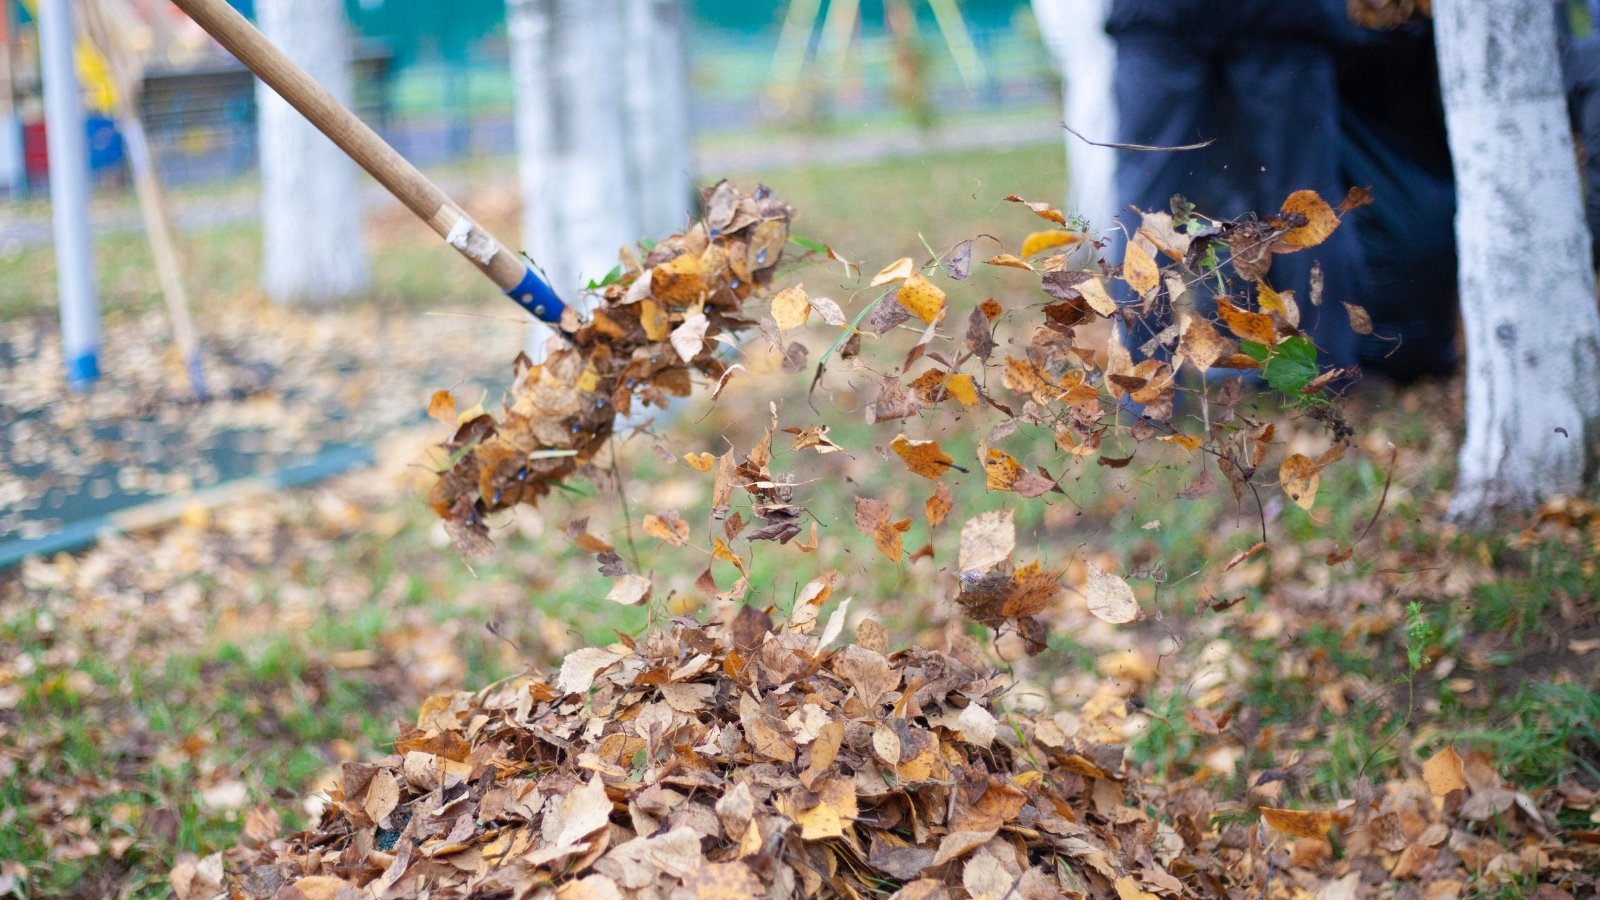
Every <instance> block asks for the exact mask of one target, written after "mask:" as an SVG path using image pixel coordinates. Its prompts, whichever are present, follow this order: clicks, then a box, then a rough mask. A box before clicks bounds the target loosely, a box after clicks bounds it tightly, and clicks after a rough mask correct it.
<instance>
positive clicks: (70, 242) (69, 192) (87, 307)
mask: <svg viewBox="0 0 1600 900" xmlns="http://www.w3.org/2000/svg"><path fill="white" fill-rule="evenodd" d="M39 55H40V59H41V68H42V69H43V72H44V108H45V133H46V135H47V138H48V140H47V146H48V148H49V151H50V217H51V221H52V225H53V226H54V228H55V242H56V279H57V288H58V289H59V290H60V295H61V343H62V350H63V355H64V357H65V360H66V364H67V383H68V384H69V385H70V386H71V387H72V389H73V390H76V391H83V390H88V388H89V387H90V386H91V385H93V383H94V381H95V380H96V379H97V378H99V377H100V360H99V354H100V313H99V303H98V301H97V299H96V297H95V285H94V262H93V259H92V258H91V254H90V242H89V151H88V147H87V141H86V139H85V135H84V128H85V125H84V116H83V94H82V93H81V92H80V91H79V89H78V73H77V71H76V70H75V69H74V68H73V65H74V64H73V27H72V3H71V0H40V2H39Z"/></svg>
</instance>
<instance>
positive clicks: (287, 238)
mask: <svg viewBox="0 0 1600 900" xmlns="http://www.w3.org/2000/svg"><path fill="white" fill-rule="evenodd" d="M256 15H257V18H258V20H259V22H260V25H261V30H262V31H263V32H265V33H266V35H267V37H268V38H269V39H270V40H272V41H273V42H274V43H276V44H277V45H278V46H279V47H280V48H281V49H282V50H283V52H284V53H286V54H288V56H289V57H290V58H291V59H293V60H294V61H295V62H296V63H298V64H299V65H300V66H301V67H302V68H304V69H305V70H306V72H307V73H309V74H310V75H311V77H312V78H314V79H316V80H317V81H318V82H319V83H321V84H322V86H323V87H325V88H327V89H328V91H329V92H330V93H332V94H333V96H334V97H336V98H338V99H339V100H340V101H341V102H343V103H346V104H348V103H349V102H350V95H351V90H350V68H349V59H350V40H349V34H348V31H347V26H346V24H345V18H344V4H343V2H342V0H257V2H256ZM256 103H257V106H258V108H259V110H260V112H259V118H258V122H259V125H260V128H259V130H260V135H261V220H262V229H263V231H264V236H263V240H264V246H263V256H264V260H263V266H262V276H261V282H262V286H263V288H264V289H265V291H266V293H267V296H268V297H270V298H271V299H273V300H274V301H279V302H301V303H308V304H326V303H329V302H332V301H335V300H339V299H342V298H345V297H351V296H355V295H358V294H361V293H363V292H364V291H366V289H367V285H368V281H369V273H368V268H367V256H366V250H365V248H364V247H363V245H362V235H361V205H360V198H359V195H358V192H357V184H356V167H355V163H353V162H351V161H350V160H349V159H348V158H347V157H345V155H344V154H343V153H341V152H340V151H339V148H337V147H335V146H334V145H333V142H332V141H329V140H328V139H327V138H326V137H323V136H322V134H321V133H320V132H318V131H317V130H316V128H314V127H312V125H311V123H309V122H307V121H306V120H305V119H303V118H301V116H300V114H299V113H297V112H295V111H294V109H293V108H291V107H290V106H289V104H288V103H286V102H285V101H284V100H283V98H281V97H279V96H278V95H277V94H276V93H274V92H273V91H272V89H271V88H268V87H267V86H266V85H264V84H259V83H258V84H257V85H256Z"/></svg>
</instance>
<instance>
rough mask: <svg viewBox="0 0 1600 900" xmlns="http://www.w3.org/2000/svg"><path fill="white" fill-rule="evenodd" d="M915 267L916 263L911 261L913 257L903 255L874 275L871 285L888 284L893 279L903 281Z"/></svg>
mask: <svg viewBox="0 0 1600 900" xmlns="http://www.w3.org/2000/svg"><path fill="white" fill-rule="evenodd" d="M913 268H914V264H913V263H912V262H911V257H909V256H902V257H900V258H899V259H897V260H895V261H894V262H892V263H890V264H888V265H887V266H884V267H883V271H881V272H879V273H878V274H876V275H874V276H872V284H871V285H869V287H877V286H878V285H880V284H888V283H889V282H891V281H902V280H904V279H907V278H910V277H911V272H912V269H913Z"/></svg>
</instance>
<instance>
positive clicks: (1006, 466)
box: [983, 449, 1027, 491]
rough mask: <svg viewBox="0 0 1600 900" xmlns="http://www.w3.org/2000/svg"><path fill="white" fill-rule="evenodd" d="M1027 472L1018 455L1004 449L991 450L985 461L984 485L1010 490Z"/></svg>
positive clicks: (993, 489)
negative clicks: (1017, 457) (1015, 455)
mask: <svg viewBox="0 0 1600 900" xmlns="http://www.w3.org/2000/svg"><path fill="white" fill-rule="evenodd" d="M1026 472H1027V470H1026V469H1024V468H1023V467H1022V463H1019V462H1017V460H1016V457H1014V456H1012V455H1011V454H1009V453H1007V452H1005V451H1004V450H993V449H991V450H990V451H989V458H988V459H986V460H984V461H983V476H984V478H983V481H984V487H986V488H988V489H989V490H991V491H1009V490H1012V485H1014V484H1016V483H1017V479H1018V478H1021V477H1022V476H1023V475H1024V474H1025V473H1026Z"/></svg>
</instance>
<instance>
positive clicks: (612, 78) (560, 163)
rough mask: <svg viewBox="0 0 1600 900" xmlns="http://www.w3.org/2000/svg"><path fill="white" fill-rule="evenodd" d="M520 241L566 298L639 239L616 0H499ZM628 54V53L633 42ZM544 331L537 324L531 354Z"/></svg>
mask: <svg viewBox="0 0 1600 900" xmlns="http://www.w3.org/2000/svg"><path fill="white" fill-rule="evenodd" d="M506 12H507V32H508V34H509V37H510V43H511V71H512V77H513V80H514V81H515V84H516V101H517V112H516V115H517V122H516V127H517V176H518V182H519V183H520V185H521V188H522V244H523V247H524V249H525V250H526V252H527V253H528V255H529V256H531V257H532V258H533V261H534V263H535V264H536V265H537V266H539V267H540V268H542V269H543V270H544V272H545V273H546V275H547V276H548V277H549V281H550V285H551V286H552V287H554V288H555V290H556V293H558V294H560V295H561V297H562V299H564V300H567V301H568V302H569V303H575V302H577V301H578V299H579V298H578V297H577V292H578V290H579V289H580V288H582V287H583V285H584V284H586V283H587V282H588V281H590V280H599V279H601V278H603V277H604V276H605V274H606V273H607V272H609V271H610V270H611V268H612V267H613V266H615V265H616V263H617V249H618V248H619V247H620V246H622V245H623V244H625V243H627V242H629V241H632V240H634V239H636V238H637V237H639V235H638V227H637V225H636V224H635V222H636V220H635V218H634V209H633V205H632V203H631V200H630V198H629V197H628V166H627V159H628V156H627V154H628V147H627V144H626V143H625V142H624V128H623V96H622V70H623V66H624V61H623V52H624V48H623V41H622V34H623V17H622V2H621V0H506ZM629 52H632V50H631V48H630V50H629ZM549 335H550V331H549V329H548V328H546V327H544V326H542V325H535V327H534V328H533V334H531V335H530V339H529V341H530V343H529V348H530V350H532V351H534V352H536V353H537V352H539V351H540V350H541V349H542V348H543V346H544V342H545V340H546V339H548V337H549Z"/></svg>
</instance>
